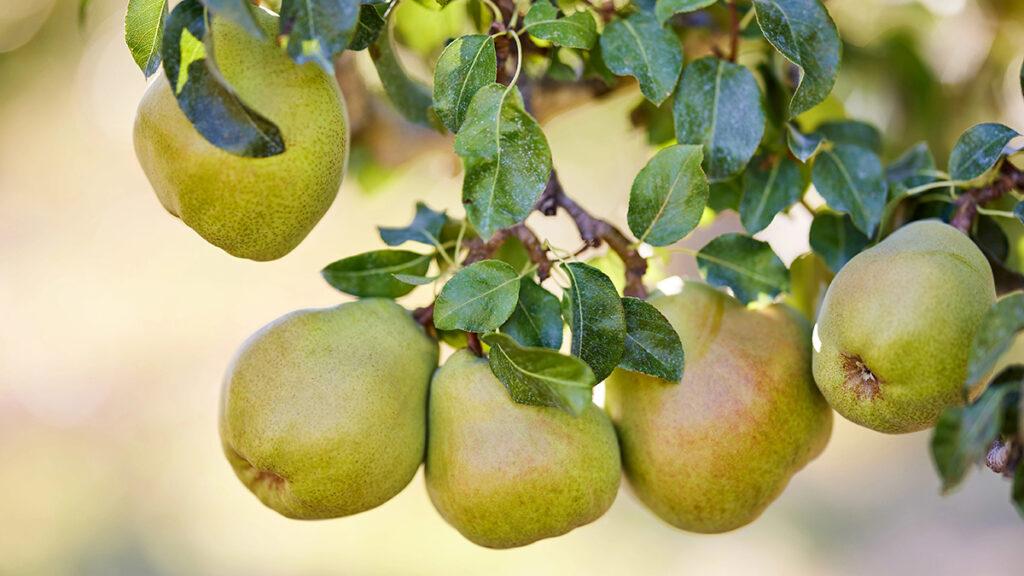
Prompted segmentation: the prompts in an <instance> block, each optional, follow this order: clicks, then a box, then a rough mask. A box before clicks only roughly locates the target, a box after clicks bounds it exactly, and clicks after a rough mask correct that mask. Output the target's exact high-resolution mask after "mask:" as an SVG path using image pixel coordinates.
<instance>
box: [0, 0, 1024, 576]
mask: <svg viewBox="0 0 1024 576" xmlns="http://www.w3.org/2000/svg"><path fill="white" fill-rule="evenodd" d="M77 4H78V2H77V0H0V575H33V574H46V575H50V574H89V575H91V574H96V575H106V574H126V575H147V574H153V575H163V574H216V575H232V574H246V575H277V574H289V575H291V574H295V575H326V574H353V575H375V574H381V575H384V574H488V575H492V576H497V575H502V574H536V575H543V574H627V573H628V574H684V573H693V574H745V573H756V574H786V575H796V574H815V575H822V574H835V575H848V574H850V575H852V574H866V573H872V574H900V575H907V574H930V575H934V574H971V575H988V574H993V575H1004V574H1005V575H1012V574H1017V575H1019V574H1021V573H1022V571H1024V520H1022V519H1021V518H1020V517H1018V516H1017V514H1016V513H1015V512H1014V511H1013V509H1012V508H1011V506H1010V505H1009V502H1008V492H1009V485H1008V484H1007V483H1006V482H1005V481H1003V480H1002V479H1000V478H997V477H995V476H994V475H992V474H990V473H988V472H987V471H981V472H978V473H975V474H973V475H972V476H971V477H970V479H969V480H968V482H967V483H966V484H965V485H964V486H963V488H962V489H961V490H959V491H958V492H957V493H955V494H954V495H951V496H948V497H942V496H940V494H939V483H938V480H937V478H936V475H935V473H934V472H933V470H932V467H931V462H930V459H929V456H928V450H927V444H928V440H929V433H927V432H924V433H918V434H910V435H905V436H896V437H893V436H884V435H881V434H877V433H874V432H871V431H868V430H865V429H862V428H858V427H856V426H853V425H851V424H849V423H848V422H845V421H843V420H841V419H837V423H836V427H835V432H834V435H833V439H832V442H831V444H830V446H829V447H828V449H827V450H826V452H825V453H824V454H823V455H822V456H821V457H820V458H819V459H818V460H817V461H815V462H813V463H812V464H811V465H810V466H809V467H808V468H807V469H806V470H804V471H803V472H801V473H800V474H798V475H797V476H796V477H795V478H794V480H793V482H792V483H791V485H790V486H789V488H788V489H787V490H786V492H785V493H784V494H783V495H782V497H781V498H780V499H779V500H778V501H777V502H776V503H775V504H774V505H773V506H772V507H771V508H770V509H769V510H768V511H767V512H766V513H765V514H764V516H763V517H762V518H761V519H759V520H758V521H757V522H755V523H754V524H752V525H750V526H748V527H746V528H743V529H740V530H738V531H736V532H733V533H730V534H726V535H719V536H697V535H692V534H687V533H683V532H679V531H677V530H674V529H672V528H670V527H669V526H667V525H665V524H663V523H661V522H660V521H659V520H658V519H657V518H655V517H654V516H653V515H652V514H650V513H649V512H647V511H646V510H645V509H643V508H642V507H641V506H639V504H638V503H637V501H636V500H635V499H634V498H633V496H632V495H630V494H629V493H628V491H627V490H625V489H624V490H623V491H622V493H621V495H620V497H619V498H618V500H617V502H616V503H615V505H614V506H613V507H612V509H611V511H610V512H609V513H608V514H607V515H606V516H604V517H603V518H602V519H600V520H599V521H597V522H595V523H594V524H592V525H589V526H586V527H583V528H580V529H578V530H576V531H574V532H572V533H570V534H569V535H567V536H565V537H562V538H558V539H555V540H548V541H543V542H540V543H538V544H535V545H532V546H530V547H527V548H525V549H519V550H512V551H503V552H494V551H489V550H485V549H482V548H479V547H476V546H474V545H472V544H470V543H468V542H466V541H465V540H463V539H462V538H461V537H460V536H459V535H458V534H457V533H456V532H455V531H454V530H453V529H452V528H450V527H448V526H447V525H446V524H445V523H444V522H443V521H442V520H441V519H440V517H439V516H437V514H436V513H435V512H434V511H433V509H432V507H431V504H430V502H429V500H428V498H427V495H426V491H425V489H424V487H423V484H422V478H420V477H418V478H416V479H415V480H414V481H413V483H412V484H411V485H410V486H409V487H408V488H407V489H406V490H405V491H404V492H403V493H402V494H401V495H399V496H398V497H397V498H395V499H394V500H392V501H390V502H388V503H387V504H385V505H384V506H382V507H380V508H378V509H376V510H373V511H371V512H368V513H364V514H361V515H358V516H355V517H351V518H346V519H341V520H334V521H325V522H315V523H302V522H296V521H290V520H286V519H284V518H282V517H280V516H278V515H276V514H275V513H273V512H271V511H269V510H267V509H265V508H263V507H262V506H261V505H260V504H259V503H258V502H257V501H256V499H255V498H254V497H253V496H252V495H250V494H249V493H248V492H247V491H246V490H245V489H244V488H243V487H242V485H241V484H240V483H239V482H238V481H237V480H236V479H235V477H234V476H233V474H232V472H231V470H230V469H229V467H228V465H227V463H226V462H225V461H224V458H223V457H222V455H221V453H220V448H219V442H218V438H217V432H216V416H217V401H218V392H219V386H220V381H221V377H222V375H223V372H224V369H225V366H226V365H227V362H228V360H229V358H230V357H231V355H232V354H233V352H234V351H235V348H236V347H237V346H238V344H239V343H240V342H241V341H242V340H243V339H245V338H246V337H247V336H248V335H249V334H250V333H252V332H253V331H255V330H256V329H257V328H259V327H260V326H261V325H263V324H265V323H266V322H268V321H270V320H272V319H274V318H276V317H277V316H279V315H281V314H284V313H286V312H289V311H291V310H294V309H297V308H304V307H316V306H328V305H331V304H335V303H337V302H339V301H340V300H342V299H343V297H342V296H340V295H339V294H337V293H335V292H334V291H332V290H331V289H330V288H329V287H328V286H327V285H326V284H325V283H324V282H323V281H322V280H321V279H320V278H319V276H318V271H319V270H320V268H321V267H323V266H324V265H325V264H327V263H329V262H331V261H333V260H335V259H338V258H341V257H343V256H346V255H350V254H353V253H356V252H359V251H363V250H367V249H370V248H372V247H375V246H376V238H375V230H374V228H373V225H374V224H375V223H382V224H390V225H397V224H401V223H403V222H404V221H405V220H406V219H407V218H408V217H409V216H410V215H411V213H412V204H413V201H414V200H416V199H423V200H425V201H427V202H428V203H430V204H431V205H434V206H442V207H449V208H451V209H452V210H453V211H455V212H456V213H457V212H458V190H459V181H460V175H459V173H458V162H457V161H456V159H455V157H454V156H453V155H452V153H451V152H450V143H449V142H448V141H445V140H443V139H431V138H427V137H422V138H421V136H422V135H418V134H414V133H410V132H408V131H407V130H406V129H404V128H398V129H396V130H395V131H392V132H390V133H384V134H380V135H376V136H373V137H370V138H367V139H366V140H367V142H368V143H366V142H364V144H363V145H362V147H361V148H360V150H359V151H358V153H357V154H356V155H355V156H354V158H353V164H354V167H356V168H358V169H359V174H358V176H355V175H353V176H352V177H350V178H349V179H348V180H347V181H346V183H345V185H344V186H343V188H342V190H341V193H340V195H339V197H338V200H337V202H335V204H334V206H333V208H332V209H331V211H330V212H329V213H328V214H327V216H326V217H325V218H324V219H323V221H322V222H321V223H320V225H319V226H318V227H317V228H316V229H315V230H314V231H313V233H312V234H311V235H310V236H309V238H308V239H307V240H306V241H305V242H304V243H303V244H302V245H301V246H300V247H299V248H298V249H296V250H295V252H293V253H292V254H290V255H289V256H287V257H285V258H283V259H282V260H279V261H276V262H270V263H254V262H249V261H244V260H238V259H235V258H232V257H230V256H228V255H227V254H225V253H223V252H221V251H220V250H218V249H216V248H214V247H212V246H210V245H208V244H206V243H205V242H203V241H202V240H201V239H200V238H199V237H198V236H197V235H196V234H194V233H193V232H192V231H191V230H189V229H188V228H186V227H185V226H184V225H182V224H181V223H179V222H178V221H177V220H175V219H173V218H171V217H169V216H168V215H167V214H166V213H165V212H164V211H163V209H162V208H161V207H160V204H159V203H158V202H157V200H156V198H155V196H154V195H153V193H152V191H151V189H150V187H149V185H148V183H147V182H146V179H145V177H144V176H143V174H142V171H141V170H140V168H139V167H138V165H137V163H136V161H135V158H134V154H133V152H132V143H131V129H132V122H133V117H134V111H135V107H136V104H137V102H138V100H139V98H140V97H141V95H142V92H143V91H144V89H145V87H146V82H145V81H144V80H143V78H142V76H141V74H140V73H139V72H138V70H137V69H136V68H135V66H134V64H133V62H132V60H131V57H130V56H129V54H128V51H127V49H126V48H125V47H124V45H123V41H122V20H123V13H124V5H125V1H124V0H94V1H93V2H92V4H93V6H92V10H91V13H90V19H89V21H88V24H87V26H85V27H84V28H79V27H78V25H77V23H76V13H77V9H78V6H77ZM828 7H829V9H830V11H831V12H832V14H833V16H834V18H835V19H836V21H837V22H838V25H839V28H840V31H841V33H842V35H843V37H844V39H845V40H846V42H847V46H846V57H845V62H844V65H843V69H842V72H841V77H840V81H839V83H838V85H837V87H836V90H835V95H836V98H835V99H834V100H833V101H832V102H831V103H830V104H829V106H832V107H833V109H834V110H838V109H845V111H846V113H847V114H849V115H850V116H852V117H855V118H859V119H866V120H870V121H873V122H876V123H878V124H879V125H880V126H881V127H883V129H884V130H885V132H886V134H887V137H888V138H889V139H890V140H889V142H888V143H887V153H888V154H889V155H890V157H891V156H892V155H895V154H896V153H898V152H899V151H900V150H902V149H903V148H905V147H906V146H908V145H910V144H912V143H914V142H916V141H918V140H921V139H925V140H928V141H929V142H930V143H931V144H932V146H933V149H934V150H935V151H936V153H937V157H938V158H940V159H941V158H945V155H946V153H947V151H948V149H949V147H950V146H951V144H952V142H953V141H954V140H955V137H956V136H957V135H958V134H959V133H960V132H961V131H962V130H963V129H965V128H967V127H968V126H970V125H972V124H974V123H976V122H979V121H993V120H995V121H1002V122H1004V123H1007V124H1009V125H1010V126H1013V127H1015V128H1017V129H1022V128H1024V100H1022V99H1021V94H1020V85H1019V80H1018V71H1019V70H1020V65H1021V59H1022V57H1024V43H1022V41H1021V39H1022V38H1024V2H1020V1H1018V0H1003V1H995V0H992V1H980V0H979V1H975V0H928V1H921V2H912V1H896V0H830V1H829V2H828ZM409 10H410V11H411V10H414V8H409ZM428 28H429V29H433V30H443V28H442V23H440V22H438V23H435V25H432V26H431V27H428ZM414 43H415V42H414V41H412V42H410V44H414ZM365 66H366V63H365V62H362V61H358V62H357V68H359V67H363V68H365ZM367 87H368V88H367V89H368V90H370V91H371V93H372V91H373V90H374V89H375V87H374V86H373V83H372V81H368V82H367ZM353 98H355V97H353ZM638 101H639V96H638V95H637V93H636V92H635V91H628V90H627V91H625V92H619V93H616V94H613V95H612V96H610V97H608V98H605V99H603V100H600V101H595V102H591V103H589V104H586V105H585V106H582V107H581V108H579V109H576V110H574V111H571V112H567V113H563V114H558V115H554V116H553V117H551V118H549V119H548V120H546V122H545V130H546V132H547V134H548V138H549V140H550V142H551V145H552V148H553V152H554V157H555V163H556V165H557V167H558V169H559V170H560V172H561V175H562V179H563V181H564V182H565V183H566V185H567V188H568V189H569V190H570V193H572V194H574V195H576V196H577V197H579V198H580V199H581V200H582V201H583V202H584V203H585V204H586V205H588V206H589V207H590V208H592V209H593V211H594V212H596V213H598V214H601V215H603V216H606V217H608V218H611V219H613V220H617V221H620V222H621V221H622V220H623V218H624V215H625V208H626V199H627V196H628V190H629V186H630V183H631V181H632V178H633V176H634V175H635V173H636V172H637V170H638V169H639V168H640V167H641V166H642V165H643V164H644V162H645V161H646V159H647V158H648V157H649V155H650V154H651V150H650V149H649V148H648V147H647V145H646V138H645V136H644V134H643V133H642V132H640V131H638V130H636V129H634V128H633V127H632V126H631V125H630V123H629V120H628V116H629V111H630V110H631V109H632V108H633V107H634V106H635V105H636V104H637V102H638ZM352 105H353V110H354V111H359V110H362V109H363V108H359V106H364V107H365V106H370V104H366V103H365V102H363V103H362V104H360V103H357V102H352ZM378 113H380V112H379V111H378ZM384 114H386V112H384ZM413 142H415V146H413V145H412V143H413ZM368 150H369V151H370V152H368ZM411 150H415V151H416V154H411V153H410V151H411ZM371 152H372V154H371ZM367 158H370V159H367ZM940 162H941V160H940ZM531 223H532V224H534V225H535V226H536V227H537V228H538V229H539V230H541V231H542V233H544V234H547V235H550V236H551V237H552V238H554V240H555V242H556V244H557V243H560V242H561V243H562V244H563V245H565V246H573V245H574V244H573V242H574V240H573V239H572V238H571V237H569V236H568V235H567V234H566V233H565V232H564V231H561V230H559V226H560V223H559V222H558V221H550V220H548V221H545V220H544V219H543V218H539V219H537V220H536V222H534V221H532V220H531ZM808 223H809V216H808V214H807V213H806V212H805V211H803V209H802V208H798V209H794V211H793V212H792V213H791V214H789V215H780V216H779V217H778V218H777V219H776V222H774V223H773V225H772V226H771V227H770V228H769V229H768V230H767V231H765V232H764V233H762V234H761V236H762V237H764V238H767V239H769V240H770V241H771V242H772V243H773V245H775V247H776V249H777V250H778V251H779V252H780V254H781V255H782V256H783V257H784V259H786V260H787V261H788V260H789V259H791V258H793V257H794V256H795V255H797V254H799V253H800V252H803V251H806V250H807V245H806V227H807V226H808ZM561 224H564V221H563V222H562V223H561ZM717 226H719V227H720V228H719V229H727V228H730V227H732V228H735V227H737V226H738V224H737V219H736V217H735V215H733V214H725V215H724V216H723V218H722V219H721V221H720V223H719V224H717ZM711 233H712V232H711V231H709V230H706V229H702V230H698V231H697V232H695V234H694V235H693V237H692V238H690V239H688V240H687V243H689V245H690V246H692V247H699V246H700V245H701V244H702V243H703V242H706V241H707V240H708V239H709V237H710V235H711ZM690 260H691V259H690V258H689V257H687V256H684V255H681V254H680V255H677V256H676V257H675V258H674V259H673V261H672V262H671V263H670V264H669V269H670V270H671V271H673V272H676V273H681V274H683V275H692V274H693V273H694V268H693V264H692V261H690ZM428 297H429V294H421V295H419V299H420V300H421V301H422V300H424V299H426V298H428ZM415 300H416V298H415V297H414V298H413V301H414V302H413V303H415Z"/></svg>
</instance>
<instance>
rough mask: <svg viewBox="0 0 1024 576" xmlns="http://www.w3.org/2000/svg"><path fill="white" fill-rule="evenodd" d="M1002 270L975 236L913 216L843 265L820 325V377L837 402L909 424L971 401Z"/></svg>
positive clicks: (852, 415) (873, 417)
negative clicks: (978, 342) (969, 390)
mask: <svg viewBox="0 0 1024 576" xmlns="http://www.w3.org/2000/svg"><path fill="white" fill-rule="evenodd" d="M995 297H996V291H995V285H994V282H993V279H992V270H991V268H990V267H989V264H988V262H987V261H986V260H985V256H984V255H983V254H982V253H981V250H979V249H978V247H977V246H975V245H974V243H973V242H971V240H970V239H969V238H967V236H965V235H964V234H962V233H960V232H959V231H958V230H956V229H955V228H953V227H952V226H949V225H947V224H944V223H942V222H939V221H937V220H926V221H920V222H914V223H912V224H908V225H907V226H904V227H902V228H900V229H899V230H897V231H896V232H894V233H893V234H892V235H891V236H889V237H888V238H886V239H885V240H883V241H882V242H881V243H879V244H878V245H877V246H875V247H873V248H871V249H869V250H866V251H865V252H862V253H860V254H858V255H857V256H856V257H854V258H853V259H852V260H850V262H849V263H847V264H846V266H844V267H843V268H842V270H840V271H839V274H838V275H836V278H835V280H833V282H832V284H831V285H830V286H829V288H828V292H827V293H826V294H825V300H824V301H823V302H822V306H821V312H820V314H819V316H818V324H817V326H816V327H815V342H814V345H815V353H814V378H815V381H816V382H817V383H818V387H819V388H821V391H822V393H823V394H824V395H825V397H826V398H827V399H828V401H829V403H830V404H831V405H832V407H833V408H835V409H836V411H837V412H839V413H840V414H842V415H843V416H845V417H846V418H848V419H850V420H852V421H854V422H856V423H858V424H861V425H862V426H866V427H868V428H871V429H874V430H878V431H879V432H888V433H902V432H914V431H916V430H923V429H925V428H928V427H930V426H932V425H934V424H935V422H936V420H937V419H938V418H939V414H941V413H942V410H943V409H944V408H947V407H949V406H954V405H958V404H962V403H963V402H964V394H963V386H964V381H965V380H966V375H967V357H968V354H969V353H970V349H971V343H972V341H973V339H974V333H975V332H976V331H977V329H978V326H979V325H980V324H981V319H982V317H983V316H984V314H985V312H986V311H987V310H988V309H989V307H990V306H991V305H992V303H993V302H994V301H995Z"/></svg>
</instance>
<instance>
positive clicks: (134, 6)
mask: <svg viewBox="0 0 1024 576" xmlns="http://www.w3.org/2000/svg"><path fill="white" fill-rule="evenodd" d="M167 14H168V12H167V0H128V12H127V14H125V17H124V41H125V44H127V45H128V50H129V51H130V52H131V53H132V58H133V59H134V60H135V63H136V64H137V65H138V66H139V69H140V70H142V73H143V74H145V75H146V77H147V78H148V77H150V76H152V75H153V73H154V72H156V71H157V68H159V67H160V43H161V39H162V38H163V34H164V20H166V19H167Z"/></svg>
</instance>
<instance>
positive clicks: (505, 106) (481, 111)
mask: <svg viewBox="0 0 1024 576" xmlns="http://www.w3.org/2000/svg"><path fill="white" fill-rule="evenodd" d="M455 153H456V154H458V155H459V156H460V157H462V161H463V164H464V165H465V167H466V174H465V176H464V178H463V181H462V203H463V204H465V207H466V214H467V216H469V221H470V222H471V223H472V224H473V226H474V227H475V228H476V230H477V232H479V233H480V237H481V238H484V239H487V238H490V237H491V236H492V235H493V234H494V233H495V232H496V231H497V230H498V229H500V228H507V227H509V226H513V225H515V224H518V223H519V222H522V221H523V220H525V219H526V217H527V216H528V215H529V214H530V212H532V211H533V206H534V204H536V203H537V200H539V199H540V195H541V192H543V191H544V187H545V186H546V185H547V182H548V176H549V175H550V174H551V149H550V148H548V141H547V139H546V138H545V137H544V132H543V131H541V129H540V126H539V125H538V124H537V121H536V120H534V119H533V117H532V116H530V114H529V113H527V112H526V110H524V109H523V98H522V96H521V95H520V94H519V90H518V89H516V88H506V87H505V86H502V85H501V84H490V85H487V86H484V87H483V88H481V89H480V90H479V91H478V92H477V93H476V96H474V97H473V100H472V101H471V102H470V104H469V109H468V110H467V111H466V119H465V121H464V122H463V124H462V128H461V129H460V130H459V134H458V135H457V136H456V137H455Z"/></svg>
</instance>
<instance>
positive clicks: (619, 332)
mask: <svg viewBox="0 0 1024 576" xmlns="http://www.w3.org/2000/svg"><path fill="white" fill-rule="evenodd" d="M562 269H564V270H565V272H566V274H568V275H569V280H570V282H571V286H570V287H569V288H568V289H567V290H566V291H565V295H564V298H565V301H566V307H567V308H568V309H569V328H570V329H571V330H572V354H573V356H578V357H580V358H582V359H583V361H584V362H586V363H587V364H589V365H590V367H591V368H592V369H593V370H594V376H596V377H597V381H598V382H600V381H602V380H604V379H605V378H607V377H608V375H609V374H611V373H612V370H614V369H615V367H616V366H618V364H619V360H621V359H622V355H623V354H624V353H625V350H626V317H625V312H624V311H623V310H622V301H621V300H620V299H619V293H618V292H616V291H615V285H614V284H612V281H611V280H610V279H609V278H608V277H607V276H605V275H604V273H603V272H601V271H600V270H598V269H597V268H594V267H593V266H589V265H587V264H583V263H582V262H570V263H568V264H562Z"/></svg>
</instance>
